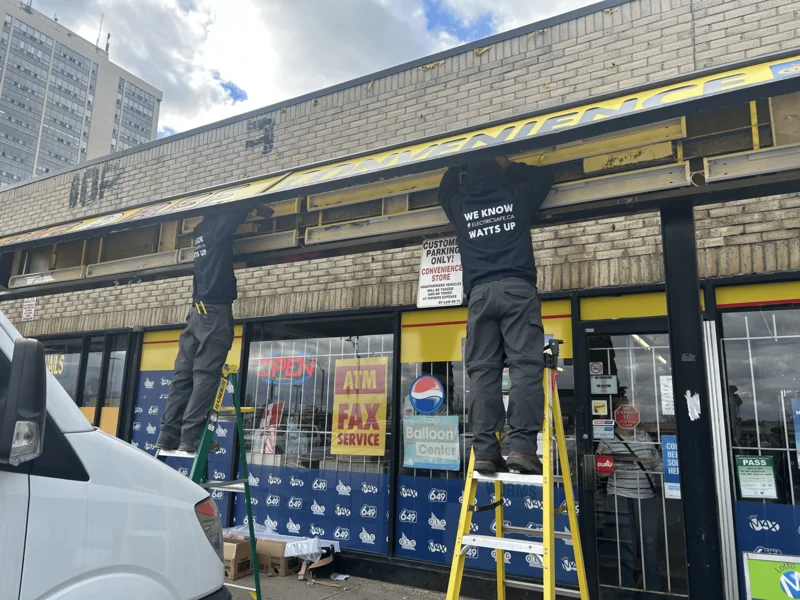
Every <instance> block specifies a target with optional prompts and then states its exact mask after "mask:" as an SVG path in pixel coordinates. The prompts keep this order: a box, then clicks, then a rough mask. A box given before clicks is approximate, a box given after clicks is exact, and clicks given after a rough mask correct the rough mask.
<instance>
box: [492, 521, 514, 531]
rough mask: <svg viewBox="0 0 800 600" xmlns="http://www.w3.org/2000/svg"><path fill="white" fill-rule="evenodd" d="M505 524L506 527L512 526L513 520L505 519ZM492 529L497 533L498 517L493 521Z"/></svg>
mask: <svg viewBox="0 0 800 600" xmlns="http://www.w3.org/2000/svg"><path fill="white" fill-rule="evenodd" d="M503 526H504V527H510V526H511V521H503ZM491 529H492V533H497V519H495V520H494V521H492V527H491Z"/></svg>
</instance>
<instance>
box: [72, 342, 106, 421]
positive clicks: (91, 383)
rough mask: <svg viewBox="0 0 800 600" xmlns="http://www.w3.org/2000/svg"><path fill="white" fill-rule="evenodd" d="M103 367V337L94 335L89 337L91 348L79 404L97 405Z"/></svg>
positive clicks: (86, 405)
mask: <svg viewBox="0 0 800 600" xmlns="http://www.w3.org/2000/svg"><path fill="white" fill-rule="evenodd" d="M102 367H103V337H102V336H96V337H92V338H90V339H89V349H88V353H87V355H86V374H85V375H84V378H83V397H82V398H80V399H79V400H78V406H85V407H90V406H97V396H98V394H99V393H100V370H101V369H102Z"/></svg>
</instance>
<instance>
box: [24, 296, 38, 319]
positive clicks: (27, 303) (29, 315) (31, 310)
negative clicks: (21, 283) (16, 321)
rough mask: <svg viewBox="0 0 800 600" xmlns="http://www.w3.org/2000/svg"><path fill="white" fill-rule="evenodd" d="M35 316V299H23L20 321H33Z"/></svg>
mask: <svg viewBox="0 0 800 600" xmlns="http://www.w3.org/2000/svg"><path fill="white" fill-rule="evenodd" d="M34 316H36V298H25V300H24V301H23V303H22V320H23V321H33V317H34Z"/></svg>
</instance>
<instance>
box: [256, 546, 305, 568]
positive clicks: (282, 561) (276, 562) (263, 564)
mask: <svg viewBox="0 0 800 600" xmlns="http://www.w3.org/2000/svg"><path fill="white" fill-rule="evenodd" d="M285 549H286V542H283V541H278V540H256V554H257V556H258V571H259V573H266V574H267V575H268V576H270V577H271V576H277V577H285V576H287V575H293V574H294V573H297V572H298V571H299V570H300V562H301V561H300V559H299V558H297V557H285V556H284V551H285Z"/></svg>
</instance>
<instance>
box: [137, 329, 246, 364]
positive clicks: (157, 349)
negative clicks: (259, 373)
mask: <svg viewBox="0 0 800 600" xmlns="http://www.w3.org/2000/svg"><path fill="white" fill-rule="evenodd" d="M180 335H181V330H180V329H170V330H166V331H148V332H146V333H145V334H144V342H143V348H142V362H141V363H140V366H139V369H140V370H141V371H171V370H172V368H173V367H174V366H175V358H176V357H177V356H178V337H179V336H180ZM233 335H234V338H233V346H232V347H231V351H230V352H228V358H227V361H228V363H229V364H234V365H238V364H239V361H240V360H241V356H242V326H241V325H236V326H234V328H233Z"/></svg>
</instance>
